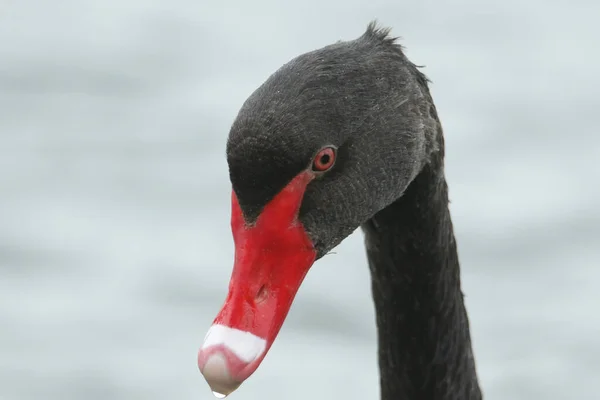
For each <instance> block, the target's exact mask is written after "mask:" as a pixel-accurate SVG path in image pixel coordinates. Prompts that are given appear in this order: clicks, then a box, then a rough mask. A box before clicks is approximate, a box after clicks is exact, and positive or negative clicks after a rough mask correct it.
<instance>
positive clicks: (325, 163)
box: [312, 147, 335, 172]
mask: <svg viewBox="0 0 600 400" xmlns="http://www.w3.org/2000/svg"><path fill="white" fill-rule="evenodd" d="M333 164H335V148H333V147H325V148H324V149H321V150H320V151H319V152H318V153H317V155H316V156H315V159H314V160H313V164H312V170H313V171H315V172H324V171H327V170H328V169H331V167H333Z"/></svg>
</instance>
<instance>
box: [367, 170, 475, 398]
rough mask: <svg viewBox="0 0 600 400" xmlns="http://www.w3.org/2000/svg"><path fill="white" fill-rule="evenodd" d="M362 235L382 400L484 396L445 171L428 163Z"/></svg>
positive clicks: (377, 215) (372, 219)
mask: <svg viewBox="0 0 600 400" xmlns="http://www.w3.org/2000/svg"><path fill="white" fill-rule="evenodd" d="M363 230H364V232H365V241H366V247H367V256H368V259H369V267H370V270H371V278H372V291H373V299H374V303H375V312H376V320H377V328H378V347H379V349H378V351H379V368H380V376H381V397H382V399H383V400H392V399H468V400H471V399H472V400H479V399H481V392H480V389H479V385H478V382H477V374H476V371H475V360H474V358H473V352H472V346H471V338H470V333H469V321H468V317H467V313H466V310H465V306H464V301H463V295H462V292H461V287H460V268H459V261H458V255H457V250H456V241H455V237H454V233H453V228H452V221H451V217H450V211H449V209H448V189H447V185H446V181H445V178H444V175H443V170H442V169H438V170H433V169H432V168H431V167H430V166H426V167H425V169H424V170H423V171H422V172H421V173H420V174H419V175H418V176H417V178H415V180H414V181H413V182H412V183H411V184H410V185H409V187H408V188H407V190H406V192H405V193H404V195H403V196H402V197H401V198H400V199H398V200H397V201H396V202H395V203H393V204H392V205H390V206H389V207H387V208H386V209H384V210H382V211H380V212H379V213H377V214H376V215H375V216H374V217H373V218H371V220H369V221H368V222H367V223H366V224H364V226H363Z"/></svg>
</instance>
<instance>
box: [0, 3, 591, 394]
mask: <svg viewBox="0 0 600 400" xmlns="http://www.w3.org/2000/svg"><path fill="white" fill-rule="evenodd" d="M598 15H600V3H598V2H595V1H593V0H588V1H583V0H582V1H574V0H570V1H547V0H544V1H542V0H530V1H528V2H521V1H516V0H511V1H503V2H492V1H476V0H465V1H460V2H453V3H448V2H441V1H437V2H434V1H418V2H417V1H410V2H398V1H392V0H373V1H364V0H362V1H357V0H345V1H341V0H335V1H327V0H318V1H317V0H305V1H302V2H295V3H285V2H280V1H275V0H256V1H252V2H249V1H243V0H233V1H229V2H217V1H207V0H201V1H190V0H169V1H167V0H153V1H139V0H118V1H117V0H104V1H92V0H61V1H60V2H44V1H33V0H4V1H3V2H2V3H0V399H1V400H30V399H35V400H37V399H42V398H43V399H51V400H54V399H60V400H81V399H86V400H94V399H102V400H105V399H111V400H121V399H124V400H125V399H126V400H133V399H144V400H154V399H156V400H159V399H160V400H164V399H212V398H213V397H212V394H211V392H210V390H209V389H208V386H207V385H206V383H205V382H204V380H203V378H202V376H201V375H200V373H199V372H198V370H197V366H196V354H197V350H198V348H199V346H200V344H201V342H202V340H203V337H204V334H205V333H206V330H207V328H208V327H209V326H210V324H211V322H212V319H213V318H214V316H215V315H216V312H217V311H218V310H219V308H220V306H221V305H222V302H223V300H224V298H225V294H226V289H227V284H228V280H229V276H230V272H231V267H232V257H233V247H232V240H231V234H230V230H229V207H230V205H229V199H230V184H229V180H228V172H227V164H226V161H225V156H224V151H225V142H226V138H227V134H228V130H229V127H230V124H231V123H232V121H233V119H234V118H235V115H236V113H237V111H238V109H239V107H240V106H241V104H242V102H243V101H244V100H245V99H246V97H247V96H248V95H249V94H250V93H251V92H252V91H253V90H254V89H255V88H256V87H257V86H259V85H260V84H261V83H262V82H263V81H264V80H265V79H266V78H267V77H268V76H269V75H270V74H271V73H272V72H273V71H275V70H276V69H277V68H279V67H280V66H281V65H282V64H284V63H285V62H287V61H288V60H290V59H291V58H293V57H295V56H296V55H298V54H300V53H303V52H306V51H309V50H312V49H315V48H319V47H322V46H324V45H327V44H330V43H332V42H335V41H337V40H350V39H354V38H356V37H358V36H360V35H361V34H362V33H363V32H364V30H365V28H366V26H367V23H368V22H369V21H370V20H372V19H375V18H377V19H378V20H379V21H380V24H381V25H383V26H390V27H393V31H392V34H393V35H396V36H401V37H402V40H401V43H402V44H403V45H404V46H406V53H407V55H408V56H409V57H410V59H411V60H412V61H413V62H415V63H416V64H419V65H426V68H425V70H424V71H425V73H426V74H427V75H428V76H429V77H430V78H431V80H432V81H433V84H432V86H431V90H432V93H433V96H434V99H435V101H436V104H437V107H438V111H439V114H440V118H441V119H442V122H443V124H444V127H445V133H446V142H447V177H448V180H449V185H450V194H451V199H452V205H451V208H452V213H453V217H454V224H455V228H456V233H457V238H458V244H459V251H460V256H461V261H462V274H463V281H464V286H463V290H464V292H465V294H466V296H467V297H466V301H467V307H468V311H469V315H470V319H471V326H472V335H473V338H474V347H475V353H476V358H477V362H478V368H479V375H480V378H481V384H482V387H483V389H484V392H485V395H486V399H513V400H520V399H523V400H525V399H527V400H529V399H567V398H568V399H571V398H577V399H582V400H585V399H598V394H597V390H596V388H595V387H593V386H597V385H592V382H593V381H594V379H597V377H598V376H599V375H600V313H599V312H598V308H599V306H600V293H599V290H598V280H599V278H600V269H599V268H598V258H599V257H600V226H599V224H600V209H599V206H598V204H599V202H600V185H599V181H600V168H599V167H598V159H599V156H600V136H599V135H598V126H599V123H598V119H597V115H598V114H597V113H598V109H600V100H599V96H598V94H599V93H600V75H599V74H598V71H600V55H599V52H598V43H599V39H600V28H598V23H597V18H598ZM378 396H379V386H378V371H377V359H376V339H375V323H374V312H373V306H372V302H371V298H370V281H369V275H368V268H367V265H366V258H365V255H364V250H363V245H362V233H361V232H360V231H357V232H355V234H354V235H352V236H351V237H350V238H348V239H347V240H346V241H345V242H344V243H343V244H342V245H340V246H339V247H338V248H337V249H336V254H335V255H332V256H328V257H325V258H324V259H323V260H321V261H319V262H318V263H317V264H316V265H315V266H314V267H313V269H312V270H311V272H310V273H309V275H308V277H307V280H306V282H305V283H304V285H303V287H302V288H301V290H300V292H299V294H298V296H297V299H296V302H295V304H294V306H293V307H292V310H291V313H290V315H289V317H288V319H287V322H286V323H285V325H284V327H283V329H282V331H281V333H280V335H279V338H278V340H277V341H276V343H275V345H274V346H273V348H272V350H271V351H270V353H269V354H268V356H267V358H266V359H265V361H264V362H263V364H262V365H261V367H260V368H259V369H258V371H257V372H256V373H255V374H254V375H253V376H252V378H251V379H249V380H248V381H247V382H246V383H244V384H243V386H242V387H241V388H240V389H239V390H238V391H237V392H235V393H234V394H233V395H231V398H232V399H240V400H243V399H259V398H265V399H275V398H279V399H282V398H283V399H286V400H294V399H331V398H341V399H365V398H370V399H374V398H377V397H378Z"/></svg>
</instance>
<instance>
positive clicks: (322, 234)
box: [198, 24, 440, 394]
mask: <svg viewBox="0 0 600 400" xmlns="http://www.w3.org/2000/svg"><path fill="white" fill-rule="evenodd" d="M439 129H440V128H439V122H438V121H437V117H436V116H435V108H433V105H432V103H431V99H430V96H429V92H428V91H427V85H426V78H425V77H424V76H423V75H421V74H420V73H419V72H418V71H417V69H416V67H415V66H414V65H413V64H412V63H410V61H408V59H407V58H406V57H405V56H404V55H403V53H402V51H401V48H400V46H399V45H397V44H395V43H394V40H393V39H390V38H389V37H388V36H387V30H381V29H378V28H376V27H375V26H374V25H373V24H371V25H369V28H368V29H367V32H366V33H365V34H364V35H362V36H361V37H359V38H358V39H356V40H353V41H349V42H338V43H336V44H333V45H330V46H327V47H324V48H322V49H319V50H316V51H312V52H309V53H306V54H303V55H301V56H299V57H297V58H295V59H293V60H292V61H290V62H289V63H287V64H285V65H284V66H283V67H281V68H280V69H279V70H278V71H276V72H275V73H274V74H273V75H271V76H270V77H269V78H268V79H267V80H266V82H265V83H264V84H262V85H261V86H260V87H259V88H258V89H257V90H256V91H255V92H254V93H253V94H252V95H251V96H250V97H249V98H248V99H247V100H246V102H245V103H244V104H243V106H242V108H241V110H240V112H239V114H238V116H237V118H236V119H235V121H234V123H233V125H232V128H231V131H230V134H229V139H228V142H227V161H228V164H229V172H230V179H231V183H232V187H233V190H232V208H231V209H232V216H231V227H232V232H233V237H234V243H235V260H234V267H233V272H232V276H231V281H230V284H229V292H228V295H227V298H226V300H225V304H224V305H223V308H222V309H221V311H220V312H219V313H218V315H217V317H216V318H215V320H214V322H213V326H212V327H211V329H210V330H209V333H208V334H207V337H206V339H205V341H204V344H203V345H202V348H201V349H200V352H199V356H198V365H199V368H200V370H201V372H202V373H203V375H204V376H205V378H206V379H207V381H208V383H209V385H210V386H211V387H212V388H213V390H214V391H216V392H219V393H222V394H229V393H230V392H232V391H233V390H235V389H236V388H237V387H238V386H239V385H240V383H241V382H243V381H244V380H245V379H246V378H248V377H249V376H250V375H251V374H252V373H253V372H254V371H255V370H256V368H257V367H258V365H259V364H260V362H261V361H262V359H263V358H264V356H265V354H266V352H267V351H268V350H269V348H270V346H271V345H272V343H273V341H274V340H275V337H276V336H277V333H278V332H279V329H280V328H281V325H282V324H283V321H284V319H285V317H286V315H287V312H288V310H289V308H290V306H291V304H292V301H293V299H294V296H295V294H296V292H297V290H298V288H299V287H300V284H301V283H302V280H303V278H304V276H305V274H306V273H307V272H308V270H309V269H310V267H311V266H312V264H313V263H314V261H315V260H317V259H319V258H320V257H322V256H323V255H324V254H326V253H327V252H328V251H330V250H331V249H332V248H333V247H335V246H336V245H338V244H339V243H340V242H341V241H342V240H343V239H344V238H346V237H347V236H348V235H350V234H351V233H352V232H353V231H354V230H356V229H357V228H358V227H359V226H360V225H361V224H363V223H364V222H366V221H367V220H368V219H369V218H371V217H372V216H373V215H374V214H376V213H377V212H378V211H380V210H382V209H384V208H385V207H387V206H388V205H389V204H391V203H392V202H394V201H395V200H396V199H398V198H399V197H400V196H401V195H402V193H403V191H404V190H405V189H406V187H407V186H408V184H409V183H410V182H411V181H412V179H413V178H414V177H415V176H416V175H417V174H418V172H419V171H420V170H421V169H422V167H423V165H424V164H426V163H427V162H428V161H429V160H430V158H431V154H432V153H433V152H434V151H435V150H436V145H435V143H436V135H437V134H438V131H439Z"/></svg>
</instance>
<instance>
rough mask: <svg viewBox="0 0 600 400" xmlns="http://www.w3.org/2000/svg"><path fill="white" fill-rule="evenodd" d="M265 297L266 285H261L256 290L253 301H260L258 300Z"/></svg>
mask: <svg viewBox="0 0 600 400" xmlns="http://www.w3.org/2000/svg"><path fill="white" fill-rule="evenodd" d="M266 298H267V286H266V285H262V286H261V287H260V289H258V292H256V298H255V302H257V303H260V302H262V301H264V300H265V299H266Z"/></svg>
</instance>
